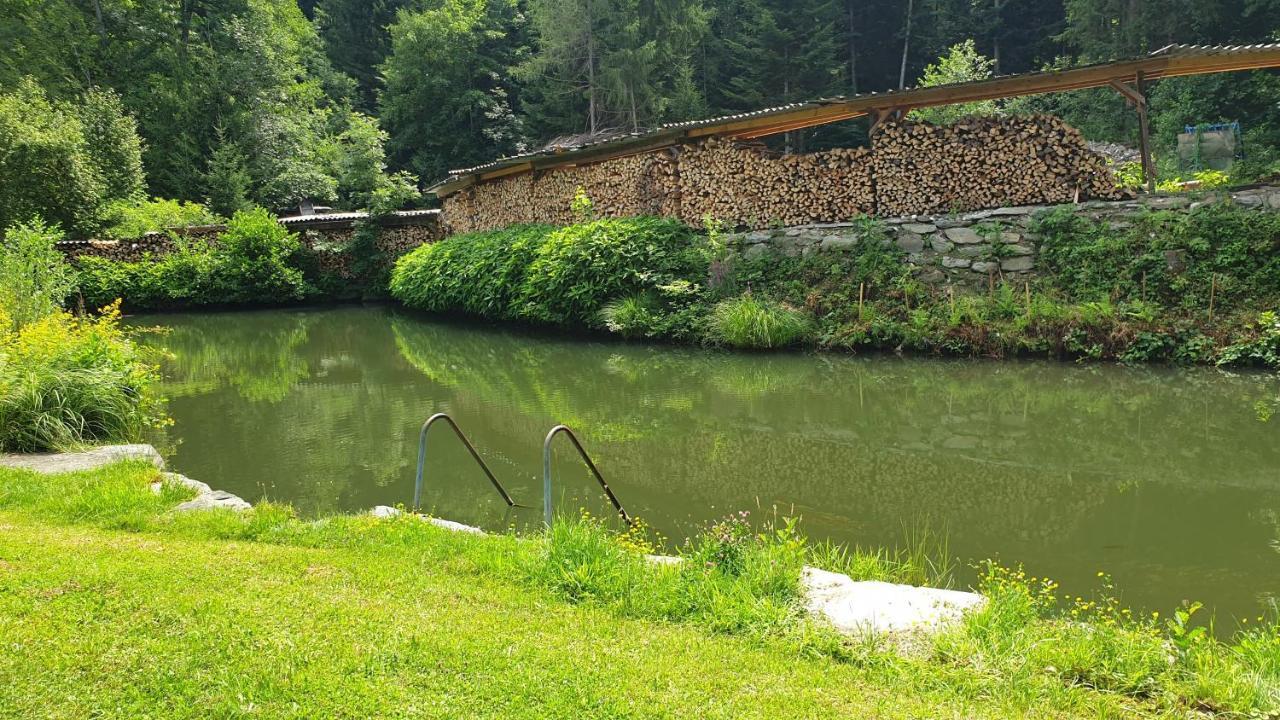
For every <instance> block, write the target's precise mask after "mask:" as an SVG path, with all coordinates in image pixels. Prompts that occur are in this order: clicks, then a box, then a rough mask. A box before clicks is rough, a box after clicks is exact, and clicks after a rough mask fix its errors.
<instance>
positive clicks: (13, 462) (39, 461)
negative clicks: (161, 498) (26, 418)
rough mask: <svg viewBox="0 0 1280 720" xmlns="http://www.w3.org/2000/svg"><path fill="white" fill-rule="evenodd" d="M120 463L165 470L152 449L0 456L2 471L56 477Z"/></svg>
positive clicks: (131, 447)
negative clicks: (145, 464) (140, 463)
mask: <svg viewBox="0 0 1280 720" xmlns="http://www.w3.org/2000/svg"><path fill="white" fill-rule="evenodd" d="M121 460H141V461H143V462H149V463H151V464H152V465H154V466H156V467H157V468H161V469H163V468H164V458H162V457H160V453H159V452H157V451H156V449H155V448H153V447H151V446H150V445H141V444H139V445H103V446H101V447H96V448H92V449H90V450H82V451H80V452H64V453H13V454H4V455H0V467H11V468H23V469H25V470H34V471H36V472H38V473H45V474H53V473H65V472H80V471H82V470H96V469H97V468H100V467H105V466H107V465H110V464H111V463H114V462H119V461H121Z"/></svg>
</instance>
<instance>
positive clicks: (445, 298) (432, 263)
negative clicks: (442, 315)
mask: <svg viewBox="0 0 1280 720" xmlns="http://www.w3.org/2000/svg"><path fill="white" fill-rule="evenodd" d="M551 232H552V228H551V227H549V226H546V225H517V226H513V227H509V228H505V229H503V230H494V231H491V232H479V233H471V234H467V235H455V236H453V237H449V238H446V239H444V240H441V241H439V242H436V243H432V244H429V245H423V246H421V247H419V248H417V249H415V250H413V251H412V252H410V253H408V254H406V255H405V256H403V257H401V258H400V260H399V261H397V262H396V267H395V269H394V270H393V271H392V273H391V294H392V296H394V297H395V298H397V299H398V300H400V302H403V303H404V304H406V305H408V306H410V307H414V308H418V309H420V310H429V311H432V312H464V313H470V314H473V315H480V316H483V317H489V318H498V319H512V318H514V317H515V316H516V314H517V313H516V311H515V308H516V297H517V295H518V293H519V292H520V288H521V286H522V285H523V284H524V278H525V274H526V272H527V271H528V269H529V266H530V265H531V264H532V263H533V259H534V257H535V256H536V254H537V251H538V249H539V248H540V247H541V246H542V243H543V242H545V241H546V238H547V236H548V235H549V234H550V233H551Z"/></svg>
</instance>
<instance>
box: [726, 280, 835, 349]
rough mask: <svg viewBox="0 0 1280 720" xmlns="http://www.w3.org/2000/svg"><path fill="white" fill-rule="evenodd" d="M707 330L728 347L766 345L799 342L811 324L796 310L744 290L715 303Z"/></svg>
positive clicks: (789, 344) (809, 331) (754, 347)
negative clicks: (730, 297) (729, 298)
mask: <svg viewBox="0 0 1280 720" xmlns="http://www.w3.org/2000/svg"><path fill="white" fill-rule="evenodd" d="M710 330H711V333H710V334H711V338H712V339H713V340H715V341H716V342H719V343H723V344H725V345H728V346H730V347H736V348H753V349H768V348H780V347H788V346H791V345H795V344H796V343H799V342H800V341H802V340H804V339H805V338H806V337H808V336H809V335H810V334H811V333H812V330H813V324H812V322H810V320H809V318H808V317H807V316H806V315H805V314H804V313H802V312H800V311H799V310H794V309H792V308H789V307H786V306H785V305H781V304H779V303H776V302H772V301H770V300H765V299H762V298H758V297H756V296H755V295H752V294H751V293H747V294H746V295H743V296H741V297H738V298H734V299H731V300H724V301H721V302H720V303H719V304H718V305H716V307H715V310H714V311H713V312H712V315H711V327H710Z"/></svg>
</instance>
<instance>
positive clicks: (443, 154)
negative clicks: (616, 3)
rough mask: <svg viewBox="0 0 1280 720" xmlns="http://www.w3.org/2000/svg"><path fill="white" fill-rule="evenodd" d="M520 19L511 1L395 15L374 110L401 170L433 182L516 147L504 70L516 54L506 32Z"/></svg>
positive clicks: (478, 0) (453, 0) (459, 3)
mask: <svg viewBox="0 0 1280 720" xmlns="http://www.w3.org/2000/svg"><path fill="white" fill-rule="evenodd" d="M522 22H523V18H522V17H521V15H520V14H519V13H517V10H516V3H515V2H513V1H512V0H445V2H441V3H438V4H436V5H433V6H431V7H426V8H423V9H421V10H418V9H416V8H415V9H414V10H409V9H405V10H402V11H401V12H400V13H399V15H398V16H397V20H396V22H395V24H393V25H391V26H390V29H389V30H390V33H391V48H392V51H391V55H390V56H389V57H388V58H387V60H386V63H385V64H383V65H382V66H381V68H380V71H381V74H382V76H383V77H385V79H386V88H385V89H384V90H383V91H382V93H381V94H380V96H379V112H380V114H381V117H382V120H383V122H384V124H385V126H386V127H387V129H388V130H389V131H390V133H391V137H392V141H391V144H390V147H391V149H392V152H393V153H394V156H395V157H396V159H397V160H398V162H399V164H400V166H401V167H406V168H408V169H409V170H411V171H412V172H415V173H417V174H419V175H422V176H423V177H427V178H438V177H443V176H444V175H445V174H446V173H447V172H448V171H449V170H450V169H452V168H456V167H466V166H470V165H479V164H480V163H483V162H487V161H489V160H491V159H492V158H493V157H494V156H498V155H510V154H513V153H514V152H515V151H517V150H519V149H520V148H521V140H522V130H521V126H520V121H519V120H518V119H517V118H516V116H515V114H514V113H513V111H512V98H511V96H512V95H513V90H514V88H513V87H512V83H511V79H510V73H509V68H510V67H511V66H512V65H514V64H515V62H516V58H517V54H518V53H519V52H520V50H521V49H520V48H519V47H518V45H513V43H512V42H510V41H509V40H508V32H509V31H508V28H512V27H515V28H518V27H519V25H520V24H521V23H522ZM511 34H512V35H513V36H514V37H515V38H518V37H519V34H518V30H517V31H516V32H513V33H511ZM517 42H518V40H517ZM423 108H431V111H430V112H423Z"/></svg>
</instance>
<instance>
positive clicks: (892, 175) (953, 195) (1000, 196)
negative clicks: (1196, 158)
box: [444, 115, 1130, 233]
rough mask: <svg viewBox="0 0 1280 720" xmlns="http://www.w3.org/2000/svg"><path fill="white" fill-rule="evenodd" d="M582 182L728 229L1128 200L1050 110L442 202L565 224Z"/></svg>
mask: <svg viewBox="0 0 1280 720" xmlns="http://www.w3.org/2000/svg"><path fill="white" fill-rule="evenodd" d="M579 188H582V189H583V191H584V192H585V193H586V195H587V196H588V197H589V198H590V199H591V201H592V210H593V213H594V214H595V215H596V216H600V217H626V216H634V215H663V216H666V217H673V218H678V219H680V220H682V221H683V222H685V223H687V224H689V225H695V226H697V225H701V224H702V222H703V220H704V218H707V217H711V218H714V219H716V220H719V221H721V222H723V223H724V224H726V225H727V226H730V227H738V228H754V229H759V228H765V227H770V226H774V225H786V226H790V225H804V224H809V223H823V222H843V221H847V220H849V219H851V218H854V217H857V216H859V215H879V216H881V217H893V216H900V215H926V214H938V213H948V212H957V211H967V210H977V209H982V208H994V207H1001V206H1009V205H1040V204H1052V203H1062V202H1073V201H1081V200H1086V199H1119V198H1123V197H1128V196H1130V194H1129V193H1128V192H1127V191H1125V190H1122V189H1120V188H1117V187H1116V185H1115V179H1114V178H1113V177H1112V176H1111V172H1110V170H1108V168H1107V165H1106V161H1105V160H1104V159H1103V158H1102V156H1100V155H1098V154H1096V153H1094V152H1092V151H1090V150H1089V148H1088V146H1087V145H1086V144H1085V140H1084V137H1083V136H1082V135H1081V134H1080V132H1079V131H1078V130H1076V129H1075V128H1072V127H1070V126H1068V125H1067V124H1066V123H1064V122H1062V121H1061V120H1059V119H1058V118H1056V117H1053V116H1051V115H1034V116H1017V117H1005V118H971V119H967V120H962V121H960V122H959V123H956V124H954V125H949V126H935V125H930V124H928V123H910V122H908V123H886V124H883V125H881V126H879V127H878V128H876V130H875V132H874V134H873V136H872V149H870V150H868V149H866V148H837V149H834V150H827V151H824V152H817V153H810V154H806V155H780V154H778V153H773V152H770V151H768V150H767V149H766V148H765V147H764V146H763V145H762V144H759V143H741V142H736V141H733V140H727V139H719V138H710V139H707V140H704V141H702V142H700V143H696V144H689V145H685V146H682V147H679V148H673V149H668V150H663V151H660V152H656V153H648V154H642V155H633V156H630V157H624V158H617V159H613V160H606V161H603V162H599V163H594V164H590V165H579V166H571V167H565V168H557V169H555V170H548V171H544V172H540V173H526V174H523V175H515V176H511V177H506V178H499V179H496V180H493V181H490V182H487V183H483V184H481V185H478V186H475V187H472V188H469V189H467V190H463V191H461V192H458V193H455V194H453V195H451V196H449V197H448V198H446V199H445V201H444V217H445V220H446V222H447V224H448V226H449V231H450V232H453V233H461V232H471V231H475V230H489V229H495V228H500V227H505V226H507V225H512V224H515V223H529V222H539V223H548V224H553V225H565V224H569V223H571V222H574V221H575V219H576V218H575V215H574V213H573V211H572V209H571V206H572V204H573V199H574V196H575V195H576V194H577V191H578V189H579Z"/></svg>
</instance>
